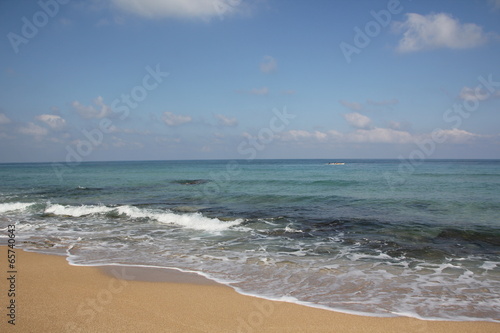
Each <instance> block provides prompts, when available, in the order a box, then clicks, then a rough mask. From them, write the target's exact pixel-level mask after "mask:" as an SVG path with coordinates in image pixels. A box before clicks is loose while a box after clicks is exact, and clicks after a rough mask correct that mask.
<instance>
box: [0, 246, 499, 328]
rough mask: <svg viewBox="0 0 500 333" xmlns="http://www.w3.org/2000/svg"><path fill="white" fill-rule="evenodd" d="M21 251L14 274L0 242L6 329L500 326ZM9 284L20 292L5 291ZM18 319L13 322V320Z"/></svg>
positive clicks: (179, 273) (17, 257)
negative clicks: (276, 294) (381, 314)
mask: <svg viewBox="0 0 500 333" xmlns="http://www.w3.org/2000/svg"><path fill="white" fill-rule="evenodd" d="M15 251H16V267H15V269H16V271H15V273H14V274H11V273H7V271H8V267H7V264H6V261H5V260H4V259H5V258H7V247H5V246H2V247H0V258H2V267H1V272H2V285H1V287H2V293H1V297H0V302H1V303H0V304H1V309H2V312H3V313H2V316H1V318H2V320H1V322H0V331H2V332H242V333H243V332H244V333H247V332H384V333H387V332H398V333H399V332H481V333H485V332H499V331H500V324H498V323H491V322H444V321H443V322H442V321H422V320H417V319H413V318H404V317H400V318H376V317H365V316H356V315H348V314H343V313H337V312H333V311H327V310H321V309H316V308H310V307H306V306H301V305H297V304H292V303H287V302H275V301H268V300H264V299H260V298H256V297H251V296H244V295H241V294H238V293H237V292H235V291H234V290H233V289H231V288H229V287H227V286H223V285H219V284H217V283H214V282H212V281H210V280H207V279H205V278H203V277H199V276H198V275H195V274H186V273H181V272H177V271H173V270H163V269H146V268H140V267H139V268H138V267H126V266H105V267H80V266H71V265H69V264H68V263H67V262H66V260H65V258H64V257H62V256H55V255H45V254H38V253H29V252H24V251H22V250H19V249H16V250H15ZM13 277H14V279H13ZM9 278H10V280H9ZM9 284H10V288H12V287H14V289H15V292H14V293H15V296H14V295H12V293H11V295H10V296H9V293H8V292H6V291H5V289H6V288H7V289H9ZM12 300H14V304H15V310H14V311H12V306H11V305H10V304H11V303H12ZM8 306H10V307H11V309H8V308H7V307H8ZM9 314H11V315H9ZM12 314H13V315H14V317H13V316H12ZM13 319H14V323H15V325H13V324H9V323H8V321H9V320H11V322H12V320H13Z"/></svg>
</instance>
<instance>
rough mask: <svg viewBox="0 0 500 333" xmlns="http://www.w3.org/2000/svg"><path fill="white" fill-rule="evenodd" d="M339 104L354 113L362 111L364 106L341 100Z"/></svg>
mask: <svg viewBox="0 0 500 333" xmlns="http://www.w3.org/2000/svg"><path fill="white" fill-rule="evenodd" d="M339 103H340V104H342V105H343V106H345V107H346V108H348V109H350V110H352V111H360V110H362V109H363V105H361V104H360V103H358V102H348V101H344V100H340V101H339Z"/></svg>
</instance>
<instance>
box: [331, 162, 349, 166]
mask: <svg viewBox="0 0 500 333" xmlns="http://www.w3.org/2000/svg"><path fill="white" fill-rule="evenodd" d="M327 164H328V165H344V164H345V163H344V162H330V163H327Z"/></svg>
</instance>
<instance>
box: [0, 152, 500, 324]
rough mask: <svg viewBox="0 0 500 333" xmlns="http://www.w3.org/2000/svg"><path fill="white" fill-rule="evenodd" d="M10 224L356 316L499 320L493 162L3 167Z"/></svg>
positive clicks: (66, 244)
mask: <svg viewBox="0 0 500 333" xmlns="http://www.w3.org/2000/svg"><path fill="white" fill-rule="evenodd" d="M332 163H338V164H332ZM9 225H15V230H16V231H15V232H16V238H15V239H16V247H17V248H22V249H25V250H27V251H34V252H41V253H49V254H58V255H64V256H66V258H67V260H68V261H69V262H70V263H71V264H73V265H83V266H85V265H89V266H96V265H108V264H121V265H137V266H139V267H146V266H152V267H165V268H175V269H180V270H183V271H188V272H196V273H198V274H201V275H204V276H206V277H209V278H211V279H213V280H215V281H218V282H220V283H223V284H226V285H228V286H231V287H233V288H234V289H235V290H236V291H238V292H240V293H242V294H248V295H255V296H259V297H263V298H266V299H273V300H283V301H288V302H294V303H299V304H304V305H307V306H313V307H319V308H325V309H331V310H335V311H341V312H346V313H354V314H361V315H368V316H382V317H393V316H411V317H417V318H423V319H430V320H458V321H466V320H472V321H476V320H481V321H495V322H499V321H500V160H425V161H419V163H410V162H408V161H406V162H405V161H402V160H312V159H309V160H200V161H195V160H189V161H128V162H85V163H75V164H71V165H70V164H68V165H64V164H53V163H32V164H0V243H1V244H4V245H6V244H8V226H9ZM19 265H21V263H20V264H19ZM19 269H22V267H20V268H19Z"/></svg>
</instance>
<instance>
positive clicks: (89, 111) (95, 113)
mask: <svg viewBox="0 0 500 333" xmlns="http://www.w3.org/2000/svg"><path fill="white" fill-rule="evenodd" d="M93 102H94V104H95V105H96V106H97V107H98V108H95V107H94V106H92V105H90V106H85V105H82V104H81V103H80V102H78V101H73V103H71V105H72V106H73V108H74V109H75V110H76V111H77V112H78V113H79V114H80V116H82V117H83V118H87V119H88V118H98V119H100V118H104V117H107V116H109V115H111V114H112V113H113V110H112V109H111V107H109V106H108V105H106V104H105V103H104V100H103V98H102V97H101V96H98V97H97V98H96V99H94V101H93Z"/></svg>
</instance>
